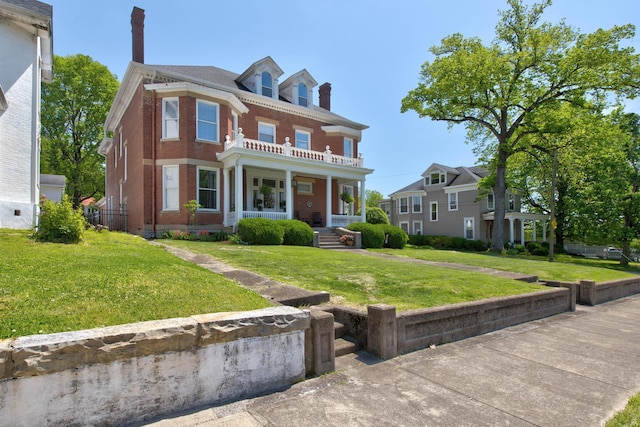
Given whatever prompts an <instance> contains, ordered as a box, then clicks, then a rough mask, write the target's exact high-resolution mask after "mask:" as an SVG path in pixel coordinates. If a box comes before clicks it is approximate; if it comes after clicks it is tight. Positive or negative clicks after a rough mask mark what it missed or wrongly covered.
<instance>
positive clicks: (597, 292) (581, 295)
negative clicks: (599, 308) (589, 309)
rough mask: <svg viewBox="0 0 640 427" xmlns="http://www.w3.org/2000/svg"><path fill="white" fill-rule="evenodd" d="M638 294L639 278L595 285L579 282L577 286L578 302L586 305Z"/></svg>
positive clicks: (639, 291) (585, 281)
mask: <svg viewBox="0 0 640 427" xmlns="http://www.w3.org/2000/svg"><path fill="white" fill-rule="evenodd" d="M638 293H640V277H638V278H636V277H632V278H630V279H620V280H612V281H609V282H601V283H596V282H594V281H592V280H581V281H580V285H579V286H578V302H579V303H580V304H586V305H596V304H602V303H604V302H607V301H613V300H615V299H620V298H624V297H628V296H631V295H635V294H638Z"/></svg>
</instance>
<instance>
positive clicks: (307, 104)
mask: <svg viewBox="0 0 640 427" xmlns="http://www.w3.org/2000/svg"><path fill="white" fill-rule="evenodd" d="M300 85H304V88H305V89H306V90H307V96H301V95H300ZM296 87H297V92H298V93H297V98H298V99H296V104H297V105H300V106H301V107H309V85H308V84H307V83H306V82H298V83H296ZM302 99H304V100H305V101H306V105H302V104H301V103H300V100H302Z"/></svg>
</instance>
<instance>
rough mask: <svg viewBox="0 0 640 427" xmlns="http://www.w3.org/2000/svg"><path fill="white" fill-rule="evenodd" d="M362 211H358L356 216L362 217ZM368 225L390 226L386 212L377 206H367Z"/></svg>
mask: <svg viewBox="0 0 640 427" xmlns="http://www.w3.org/2000/svg"><path fill="white" fill-rule="evenodd" d="M360 212H361V210H360V209H358V212H356V215H360ZM366 217H367V223H369V224H390V222H389V217H388V216H387V214H386V213H384V211H383V210H382V209H380V208H378V207H375V206H367V214H366Z"/></svg>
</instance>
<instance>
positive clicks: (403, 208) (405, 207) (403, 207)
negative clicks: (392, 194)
mask: <svg viewBox="0 0 640 427" xmlns="http://www.w3.org/2000/svg"><path fill="white" fill-rule="evenodd" d="M399 212H400V213H407V212H409V198H408V197H401V198H400V205H399Z"/></svg>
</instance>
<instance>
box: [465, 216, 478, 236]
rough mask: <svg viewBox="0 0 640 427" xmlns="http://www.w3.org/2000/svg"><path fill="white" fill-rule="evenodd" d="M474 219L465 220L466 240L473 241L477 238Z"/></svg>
mask: <svg viewBox="0 0 640 427" xmlns="http://www.w3.org/2000/svg"><path fill="white" fill-rule="evenodd" d="M474 222H475V221H474V219H473V218H465V219H464V238H465V239H467V240H473V239H474V237H475V232H474V226H473V223H474Z"/></svg>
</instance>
